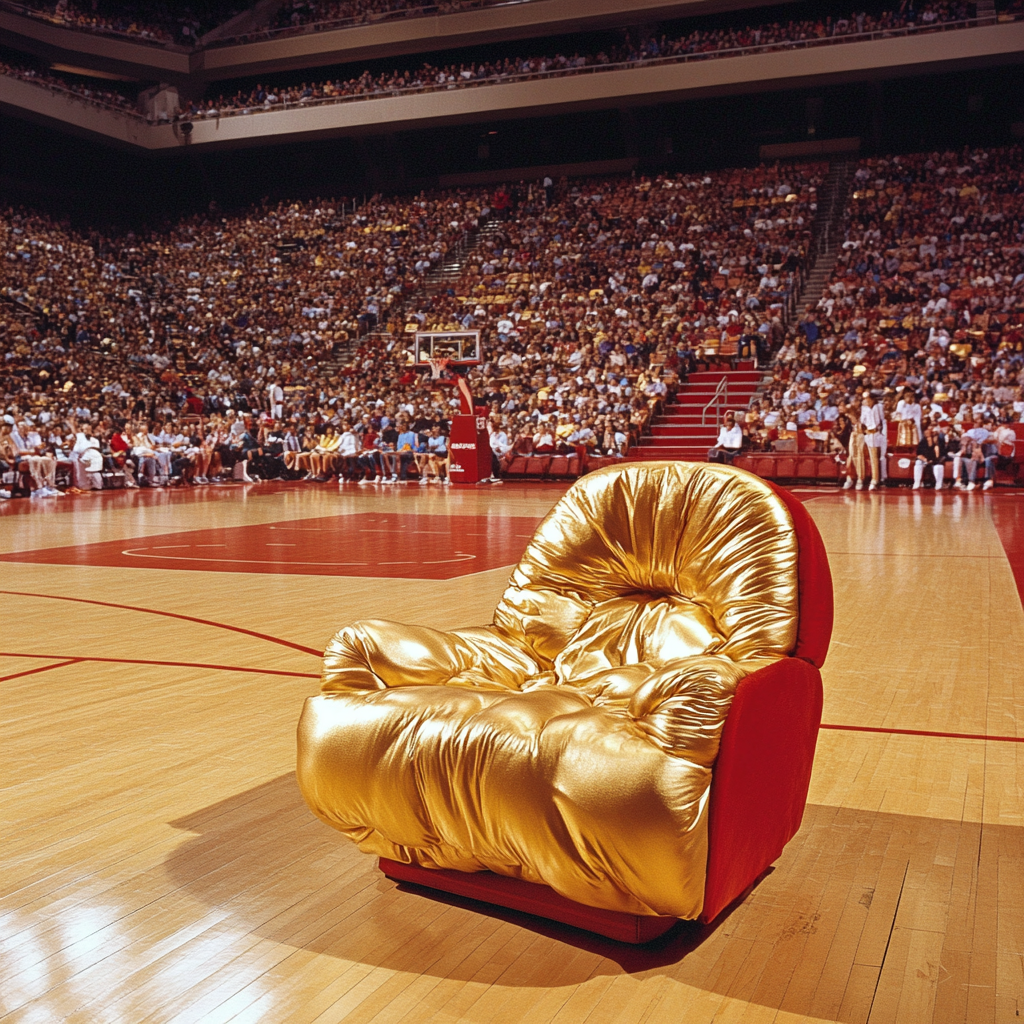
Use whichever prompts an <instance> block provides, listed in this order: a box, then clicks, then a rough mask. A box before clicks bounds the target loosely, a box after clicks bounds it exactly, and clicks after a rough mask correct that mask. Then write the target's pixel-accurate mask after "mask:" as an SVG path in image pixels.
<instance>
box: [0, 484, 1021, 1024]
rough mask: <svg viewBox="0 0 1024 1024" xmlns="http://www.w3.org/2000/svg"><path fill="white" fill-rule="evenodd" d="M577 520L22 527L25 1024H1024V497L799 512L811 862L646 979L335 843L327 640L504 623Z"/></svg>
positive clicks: (224, 513) (10, 710) (10, 562)
mask: <svg viewBox="0 0 1024 1024" xmlns="http://www.w3.org/2000/svg"><path fill="white" fill-rule="evenodd" d="M561 492H562V489H561V488H558V487H545V486H538V487H527V486H510V485H506V486H504V487H497V488H491V489H480V490H471V491H462V490H457V489H456V490H453V491H448V490H443V489H441V488H437V487H430V488H420V487H406V488H397V487H393V488H390V489H388V490H381V489H379V488H373V487H369V488H367V487H362V488H357V487H345V488H342V489H340V490H339V489H338V488H337V487H328V486H325V487H315V486H309V485H306V486H299V485H272V484H263V485H256V486H253V487H241V486H238V487H219V488H217V487H215V488H205V489H197V490H195V491H191V492H182V491H174V492H167V493H163V492H157V493H153V492H149V493H143V494H139V493H110V494H102V495H97V496H91V497H82V498H75V499H70V498H67V499H64V500H63V501H59V502H54V501H50V502H43V503H38V502H33V503H31V505H32V507H31V508H30V503H29V502H25V501H21V502H7V503H5V504H3V505H2V506H0V591H2V593H0V601H2V605H0V608H2V612H0V650H2V651H3V654H2V657H0V699H2V709H3V710H2V733H0V764H2V782H0V784H2V789H0V801H2V828H3V836H2V849H0V857H2V863H0V1019H2V1020H3V1021H5V1022H7V1021H11V1022H13V1021H18V1022H30V1021H31V1022H51V1021H74V1022H80V1024H98V1022H130V1024H141V1022H144V1021H146V1022H149V1021H153V1022H156V1021H161V1022H163V1021H175V1022H181V1024H184V1022H203V1024H213V1022H228V1021H232V1022H243V1021H244V1022H252V1021H272V1022H300V1021H301V1022H311V1021H316V1022H320V1024H326V1022H332V1021H388V1022H393V1021H394V1022H397V1021H402V1022H405V1021H409V1022H428V1021H429V1022H436V1024H448V1022H455V1021H472V1022H480V1024H498V1022H530V1024H544V1022H565V1024H577V1022H586V1024H602V1022H614V1024H620V1022H621V1024H628V1022H648V1024H661V1022H665V1024H670V1022H672V1024H675V1022H684V1024H696V1022H704V1021H708V1022H710V1021H716V1022H719V1021H720V1022H736V1024H755V1022H769V1021H778V1022H793V1021H813V1020H821V1021H843V1022H849V1024H854V1022H861V1021H871V1022H887V1021H907V1022H913V1024H923V1022H927V1021H936V1022H940V1024H953V1022H958V1021H971V1022H982V1021H985V1022H1000V1024H1009V1022H1016V1021H1018V1020H1020V1019H1021V1018H1022V1016H1024V742H1022V741H1024V610H1022V606H1021V598H1020V589H1019V588H1024V495H1022V494H1015V493H1010V492H1007V493H1000V492H996V493H994V494H988V495H982V494H980V493H976V494H964V495H958V496H956V497H954V496H951V495H950V494H948V493H947V494H943V495H936V494H934V493H933V492H930V491H929V492H920V493H914V494H911V493H909V492H905V491H904V492H901V493H885V494H867V493H860V494H857V493H850V492H848V493H845V494H844V493H842V492H834V491H807V492H802V493H800V497H801V498H803V499H804V500H805V501H806V502H807V503H808V508H809V510H810V511H811V513H812V514H813V516H814V518H815V520H816V522H817V523H818V525H819V527H820V529H821V531H822V534H823V536H824V538H825V541H826V544H827V547H828V551H829V556H830V560H831V565H832V571H833V574H834V577H835V587H836V611H837V615H836V627H835V632H834V635H833V640H832V648H831V652H830V655H829V660H828V663H827V665H826V668H825V671H824V680H825V719H824V720H825V724H826V726H827V728H825V729H823V731H822V733H821V737H820V740H819V743H818V753H817V759H816V763H815V770H814V776H813V779H812V783H811V793H810V803H809V806H808V808H807V812H806V814H805V817H804V824H803V828H802V829H801V831H800V833H799V834H798V836H797V837H796V839H795V840H794V841H793V842H792V843H791V844H790V846H789V847H788V848H787V850H786V851H785V853H784V855H783V856H782V858H781V859H780V861H779V862H778V863H777V864H776V865H775V867H774V870H772V871H771V872H770V873H769V874H768V875H766V876H765V877H764V878H763V879H762V880H761V881H760V883H759V884H758V885H757V886H756V887H755V888H754V889H753V890H752V892H750V894H749V895H748V896H747V898H746V899H745V900H744V901H743V902H742V903H740V904H739V905H737V906H736V907H734V908H733V909H732V910H731V912H729V913H728V914H727V916H725V917H724V918H723V919H721V920H720V921H719V922H718V923H717V924H716V925H715V926H713V927H711V928H707V929H701V928H698V927H695V926H692V925H685V924H684V925H680V926H678V927H677V929H676V930H674V931H673V932H672V933H670V934H669V935H668V936H667V937H666V938H665V939H664V940H662V941H660V942H659V943H656V944H654V945H653V946H651V947H647V948H642V949H634V948H629V947H624V946H620V945H618V944H616V943H614V942H611V941H605V940H602V939H599V938H595V937H593V936H589V935H587V934H585V933H582V932H578V931H574V930H573V929H570V928H564V927H561V926H557V925H553V924H550V923H545V922H542V921H539V920H537V919H533V918H529V917H526V916H524V915H520V914H515V913H510V912H501V911H496V910H493V909H489V908H486V907H482V906H480V905H475V904H472V903H470V902H468V901H460V900H457V899H448V898H442V897H439V896H436V895H435V896H431V895H427V894H425V893H424V892H422V891H415V890H413V889H411V888H404V887H396V886H395V885H394V884H393V883H392V882H389V881H387V880H385V879H384V878H383V877H382V876H381V875H380V874H379V873H378V872H377V871H376V870H375V864H374V861H373V860H372V859H371V858H369V857H367V856H365V855H363V854H361V853H359V852H358V851H357V850H356V849H355V848H354V847H352V846H351V845H349V843H348V842H347V841H346V840H344V839H343V838H342V837H341V836H340V835H338V834H336V833H335V832H333V831H332V830H331V829H329V828H327V826H325V825H322V824H321V823H320V822H318V821H317V820H315V819H314V818H313V816H312V815H311V814H310V813H309V812H308V811H307V809H306V807H305V805H304V804H303V802H302V799H301V797H300V795H299V792H298V790H297V788H296V785H295V778H294V773H293V768H294V754H295V739H294V734H295V724H296V720H297V718H298V714H299V710H300V706H301V704H302V701H303V698H304V697H305V696H306V695H308V694H312V693H314V692H316V689H317V670H318V654H319V652H320V651H321V650H322V649H323V646H324V643H325V641H326V640H327V639H328V637H329V636H330V635H331V634H332V633H333V632H334V631H335V630H336V629H337V628H339V627H340V626H341V625H343V624H345V623H348V622H350V621H352V620H354V619H357V618H362V617H370V616H373V617H385V618H393V619H398V620H404V621H409V622H418V623H423V624H427V625H431V626H436V627H441V628H448V627H453V626H457V625H468V624H478V623H482V622H486V621H488V620H489V617H490V614H491V611H492V609H493V607H494V604H495V601H496V599H497V598H498V595H499V594H500V592H501V590H502V589H503V587H504V584H505V580H506V578H507V574H508V570H509V566H510V565H511V564H512V563H514V562H515V561H516V559H517V557H518V554H519V552H520V551H521V549H522V547H523V546H524V545H525V543H526V538H527V537H528V536H529V535H530V533H531V531H532V529H533V526H534V524H535V523H536V522H537V521H538V519H539V518H540V517H541V516H542V515H543V514H544V513H545V512H546V511H547V509H548V508H550V506H551V505H552V504H553V503H554V501H555V500H557V498H558V497H559V495H560V494H561ZM1015 574H1016V575H1015Z"/></svg>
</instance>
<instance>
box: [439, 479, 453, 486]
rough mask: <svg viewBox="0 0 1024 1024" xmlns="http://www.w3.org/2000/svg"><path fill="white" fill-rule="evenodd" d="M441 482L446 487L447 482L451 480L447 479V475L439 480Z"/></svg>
mask: <svg viewBox="0 0 1024 1024" xmlns="http://www.w3.org/2000/svg"><path fill="white" fill-rule="evenodd" d="M441 483H442V484H443V485H444V486H445V487H447V486H448V485H449V484H450V483H451V480H449V479H448V477H445V478H444V479H443V480H442V481H441Z"/></svg>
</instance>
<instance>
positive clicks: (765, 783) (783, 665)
mask: <svg viewBox="0 0 1024 1024" xmlns="http://www.w3.org/2000/svg"><path fill="white" fill-rule="evenodd" d="M821 704H822V692H821V675H820V673H819V672H818V670H817V668H816V667H815V666H814V665H811V664H809V663H808V662H806V661H804V660H802V659H800V658H786V659H785V660H784V661H779V662H776V663H775V664H774V665H769V666H768V667H767V668H763V669H761V670H760V671H759V672H754V673H753V674H751V675H749V676H747V677H746V678H745V679H743V680H741V681H740V684H739V686H738V687H737V688H736V695H735V696H734V697H733V701H732V707H731V708H730V709H729V717H728V718H727V719H726V721H725V728H724V729H723V730H722V743H721V747H720V748H719V753H718V760H717V761H716V762H715V768H714V776H713V778H712V781H711V797H710V810H709V820H708V870H707V880H706V882H705V884H704V909H703V911H702V912H701V915H700V920H701V921H705V922H707V921H712V920H714V919H715V918H716V917H717V916H718V915H719V914H720V913H721V912H722V911H723V910H724V909H725V908H726V907H727V906H728V905H729V904H730V903H731V902H732V901H733V900H734V899H736V897H737V896H739V895H741V894H742V893H743V892H744V890H746V889H747V888H748V887H749V886H751V885H753V884H754V882H755V881H757V879H758V877H759V876H760V875H761V873H762V872H763V871H764V870H765V869H766V868H768V867H769V866H770V865H771V864H772V862H773V861H775V860H776V859H777V858H778V856H779V855H780V854H781V853H782V849H783V847H784V846H785V845H786V843H788V842H789V840H790V839H792V838H793V836H794V835H796V832H797V829H799V828H800V821H801V819H802V818H803V813H804V806H805V804H806V803H807V789H808V786H809V785H810V781H811V766H812V765H813V763H814V747H815V744H816V742H817V739H818V728H819V726H820V725H821Z"/></svg>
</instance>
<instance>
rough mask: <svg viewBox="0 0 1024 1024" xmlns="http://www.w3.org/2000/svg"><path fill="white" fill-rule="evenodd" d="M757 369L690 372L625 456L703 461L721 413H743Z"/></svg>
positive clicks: (757, 381)
mask: <svg viewBox="0 0 1024 1024" xmlns="http://www.w3.org/2000/svg"><path fill="white" fill-rule="evenodd" d="M763 377H764V374H763V373H762V372H761V371H760V370H725V371H722V370H708V371H705V372H703V373H691V374H690V379H689V380H688V381H687V383H686V384H685V385H684V386H683V387H682V388H681V389H680V390H679V392H678V393H677V394H676V397H675V400H674V401H672V402H670V403H669V404H668V405H666V406H665V410H664V412H663V413H661V414H660V415H659V416H658V417H657V419H656V420H655V423H654V426H653V427H652V429H651V433H650V434H648V435H647V436H645V437H643V438H642V439H641V441H640V444H639V445H637V446H635V447H633V448H631V449H630V451H629V455H628V456H627V458H629V459H632V460H634V461H642V462H651V461H654V460H657V459H683V460H685V461H687V462H704V461H706V460H707V457H708V449H709V448H712V447H714V444H715V440H716V438H717V437H718V429H719V426H720V425H721V422H722V415H723V413H725V412H726V411H727V410H729V409H732V410H734V411H735V412H743V411H745V410H746V408H747V406H748V405H749V404H750V399H751V398H752V397H753V395H754V392H756V391H757V389H758V388H759V387H760V385H761V381H762V379H763Z"/></svg>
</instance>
